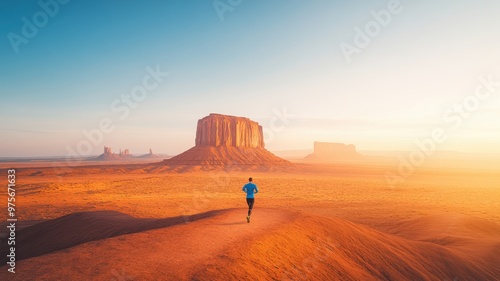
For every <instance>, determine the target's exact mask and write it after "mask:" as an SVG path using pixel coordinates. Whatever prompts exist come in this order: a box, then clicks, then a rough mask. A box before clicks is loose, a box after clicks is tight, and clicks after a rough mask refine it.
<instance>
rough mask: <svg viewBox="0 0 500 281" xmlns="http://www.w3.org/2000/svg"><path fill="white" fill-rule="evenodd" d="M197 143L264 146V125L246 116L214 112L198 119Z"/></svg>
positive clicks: (198, 144) (197, 144)
mask: <svg viewBox="0 0 500 281" xmlns="http://www.w3.org/2000/svg"><path fill="white" fill-rule="evenodd" d="M195 145H196V146H200V145H210V146H234V147H253V148H256V147H262V148H263V147H264V137H263V134H262V126H260V125H259V124H258V123H257V122H255V121H252V120H250V119H248V118H245V117H235V116H228V115H222V114H214V113H212V114H210V115H209V116H207V117H205V118H202V119H200V120H198V126H197V128H196V140H195Z"/></svg>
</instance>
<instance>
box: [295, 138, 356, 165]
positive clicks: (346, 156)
mask: <svg viewBox="0 0 500 281" xmlns="http://www.w3.org/2000/svg"><path fill="white" fill-rule="evenodd" d="M360 158H361V154H359V153H358V152H357V151H356V146H354V145H353V144H343V143H335V142H318V141H316V142H314V152H313V153H312V154H309V155H307V156H306V157H305V159H306V160H310V161H320V162H330V161H341V160H356V159H360Z"/></svg>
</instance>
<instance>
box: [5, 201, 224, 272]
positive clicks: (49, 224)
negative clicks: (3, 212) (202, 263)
mask: <svg viewBox="0 0 500 281" xmlns="http://www.w3.org/2000/svg"><path fill="white" fill-rule="evenodd" d="M226 211H227V210H226ZM221 212H224V210H217V211H209V212H205V213H200V214H196V215H191V216H178V217H172V218H164V219H151V218H135V217H132V216H130V215H127V214H124V213H120V212H117V211H91V212H77V213H72V214H68V215H65V216H62V217H59V218H56V219H52V220H47V221H43V222H39V223H37V224H35V225H32V226H29V227H26V228H24V229H21V230H19V231H18V232H17V233H16V243H17V244H19V245H22V247H19V248H18V250H17V252H16V260H18V261H20V260H24V259H28V258H31V257H36V256H41V255H44V254H48V253H51V252H54V251H58V250H62V249H66V248H70V247H74V246H76V245H79V244H83V243H87V242H91V241H96V240H101V239H106V238H110V237H115V236H120V235H124V234H130V233H136V232H142V231H147V230H151V229H156V228H162V227H167V226H173V225H176V224H182V223H185V222H191V221H196V220H199V219H202V218H208V217H211V216H214V215H217V214H220V213H221ZM2 246H3V248H5V247H6V246H7V245H6V243H2ZM6 249H8V248H5V249H3V250H5V252H6ZM0 262H1V263H2V264H4V263H5V262H7V258H6V256H2V257H1V258H0Z"/></svg>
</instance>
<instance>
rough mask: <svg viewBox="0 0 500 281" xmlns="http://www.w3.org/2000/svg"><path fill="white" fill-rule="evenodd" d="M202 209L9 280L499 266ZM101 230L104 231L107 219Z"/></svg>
mask: <svg viewBox="0 0 500 281" xmlns="http://www.w3.org/2000/svg"><path fill="white" fill-rule="evenodd" d="M204 214H207V213H204ZM209 214H210V215H205V217H200V218H199V219H197V220H193V221H191V222H190V223H187V224H184V223H182V224H174V225H170V226H168V227H164V228H158V229H153V230H147V229H144V230H142V231H140V232H137V233H133V234H128V235H121V236H118V237H109V238H107V239H104V240H98V241H97V240H96V241H91V242H88V243H84V244H80V245H77V246H74V247H72V248H68V249H66V250H63V251H57V252H53V253H50V254H47V255H43V256H38V257H34V258H30V259H26V260H22V261H20V262H19V267H20V268H23V270H22V271H20V274H17V273H16V276H15V279H12V280H29V278H28V279H16V278H23V277H28V276H39V277H41V278H40V280H46V279H50V278H52V277H54V274H57V276H58V277H59V278H69V279H68V280H70V279H73V280H77V279H81V278H91V279H92V280H110V279H112V278H116V276H115V277H113V276H114V275H117V274H119V275H123V276H125V277H124V278H129V277H130V278H135V279H138V278H139V279H141V280H261V279H267V280H270V279H273V280H290V279H292V280H454V279H458V280H495V278H496V276H500V270H499V269H498V268H496V267H494V266H486V265H485V264H484V263H482V262H481V261H480V260H477V259H474V258H469V259H466V258H464V257H462V256H460V255H457V254H456V253H455V252H454V251H452V250H450V249H448V248H446V247H444V246H441V245H437V244H435V243H430V242H422V241H411V240H407V239H404V238H401V237H397V236H392V235H389V234H385V233H382V232H379V231H377V230H374V229H371V228H368V227H366V226H362V225H358V224H355V223H352V222H349V221H346V220H343V219H338V218H324V217H318V216H312V215H304V214H301V213H298V212H290V211H285V210H278V209H256V210H255V211H254V214H253V215H252V222H251V223H250V224H247V223H246V222H245V221H244V216H245V210H244V209H230V210H225V211H216V212H215V213H210V212H209ZM111 215H113V214H109V216H110V217H111ZM110 217H108V218H110ZM109 223H113V224H112V225H111V226H109ZM123 223H124V224H125V225H126V227H127V228H128V229H129V230H130V229H132V228H134V227H136V225H134V223H132V220H131V217H130V216H128V215H124V214H120V213H118V214H116V213H114V215H113V216H112V219H111V220H110V221H108V226H109V227H110V228H113V229H116V228H117V226H116V224H123ZM45 227H47V225H45ZM101 227H102V229H101V231H106V227H107V226H106V225H101ZM87 231H89V230H88V229H87ZM83 234H85V233H83ZM92 253H99V255H93V254H92ZM492 254H494V253H492ZM491 257H492V258H493V259H495V257H494V256H493V255H492V256H491ZM138 259H140V260H141V263H137V260H138ZM494 261H496V262H498V261H499V258H498V256H496V260H494ZM145 265H147V266H145ZM117 266H119V267H117ZM55 267H57V269H58V270H55ZM4 272H5V271H4ZM3 274H4V273H2V272H0V278H2V276H3ZM125 280H127V279H125Z"/></svg>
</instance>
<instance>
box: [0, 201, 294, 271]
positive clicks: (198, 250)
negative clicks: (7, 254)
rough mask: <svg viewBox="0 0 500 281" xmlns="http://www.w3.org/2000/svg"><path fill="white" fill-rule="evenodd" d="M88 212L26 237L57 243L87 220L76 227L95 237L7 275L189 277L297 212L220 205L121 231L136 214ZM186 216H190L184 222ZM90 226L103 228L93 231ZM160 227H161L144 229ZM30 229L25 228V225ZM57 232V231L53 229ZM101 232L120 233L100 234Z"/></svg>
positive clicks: (26, 263) (131, 223)
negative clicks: (249, 212)
mask: <svg viewBox="0 0 500 281" xmlns="http://www.w3.org/2000/svg"><path fill="white" fill-rule="evenodd" d="M92 215H93V216H94V220H92V221H89V220H88V219H89V217H88V216H79V217H78V218H77V220H73V222H72V225H70V226H68V224H67V221H66V220H62V221H61V220H60V221H59V223H56V224H54V223H52V224H47V225H44V226H43V228H40V229H37V232H38V231H42V232H45V233H47V232H51V233H49V234H50V235H45V236H44V237H43V239H41V240H40V239H36V238H35V237H33V233H30V235H29V237H30V238H29V239H30V240H27V241H26V243H32V244H33V243H34V244H35V246H36V244H37V243H39V244H41V245H52V246H55V245H58V246H60V244H61V243H60V240H61V238H64V237H67V236H68V235H69V236H70V237H72V236H73V237H74V234H71V233H69V232H71V231H72V230H74V229H73V227H74V226H77V225H81V224H82V223H85V225H86V228H85V230H83V231H84V232H80V233H79V234H80V236H85V237H86V238H87V239H88V240H95V241H91V242H88V243H85V244H80V245H76V246H74V247H72V248H67V249H65V250H60V251H55V252H53V253H50V254H47V255H43V256H39V257H34V258H31V259H26V260H22V261H19V262H18V263H17V267H16V274H15V275H8V277H9V278H10V280H35V279H36V280H49V279H51V280H54V276H57V279H58V280H165V279H168V280H179V279H190V277H189V276H192V274H193V273H194V272H195V271H196V270H198V269H199V268H200V267H202V266H203V264H206V263H209V262H210V261H211V260H213V258H214V257H215V258H219V257H222V256H223V255H224V252H225V251H226V250H227V249H228V248H230V247H238V246H245V241H246V240H249V239H251V238H252V237H255V236H259V235H261V234H263V233H266V232H268V231H270V230H271V229H273V228H278V227H280V226H281V225H283V223H285V222H287V221H289V220H292V219H293V218H294V216H295V215H296V213H293V212H286V211H281V210H274V209H256V210H254V213H253V214H252V221H251V223H247V222H246V219H245V217H246V209H227V210H220V211H216V213H214V216H212V215H207V216H206V217H205V218H203V219H199V220H192V218H191V217H185V218H180V219H179V220H177V221H175V223H171V224H170V225H167V226H165V220H164V219H159V220H155V219H135V220H139V221H138V222H140V223H141V224H142V227H144V231H143V232H140V233H135V234H129V235H121V234H122V233H123V234H125V232H127V231H128V232H136V231H137V229H136V228H137V226H138V224H137V221H134V219H126V218H123V217H121V216H117V215H116V214H115V216H114V221H115V222H116V219H118V220H121V221H120V222H119V223H114V224H113V223H111V224H108V225H103V224H102V218H99V217H95V215H98V216H105V217H106V216H107V217H109V216H110V214H109V213H108V212H92ZM122 215H123V214H122ZM73 219H74V217H73ZM100 219H101V220H100ZM186 220H187V221H189V222H187V223H186V222H185V221H186ZM84 221H85V222H84ZM49 222H54V221H49ZM162 224H163V225H162ZM36 226H37V225H35V227H36ZM38 226H40V224H38ZM93 226H95V227H96V228H101V229H97V230H98V231H95V230H96V229H94V227H93ZM158 227H163V228H159V229H156V230H149V231H146V230H148V229H154V228H158ZM29 230H30V229H29V228H27V229H25V230H23V231H29ZM56 232H58V234H57V235H54V233H56ZM103 232H104V233H113V234H116V235H118V236H115V235H113V236H115V237H112V238H107V239H104V240H101V239H100V238H102V237H103V236H102V233H103ZM65 235H66V236H65ZM33 241H38V242H33ZM19 244H20V246H19V247H22V246H21V245H22V244H21V243H19ZM31 246H33V245H31ZM45 248H50V247H45ZM33 251H36V249H33ZM62 261H63V262H64V263H61V262H62ZM2 269H5V266H4V267H2ZM165 269H175V270H167V271H166V270H165ZM5 272H6V270H1V271H0V279H3V278H4V277H6V276H5ZM166 272H168V273H167V274H166ZM138 273H140V275H138ZM34 276H37V277H36V278H34ZM12 277H14V278H13V279H12ZM89 278H90V279H89ZM5 280H6V279H5Z"/></svg>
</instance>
